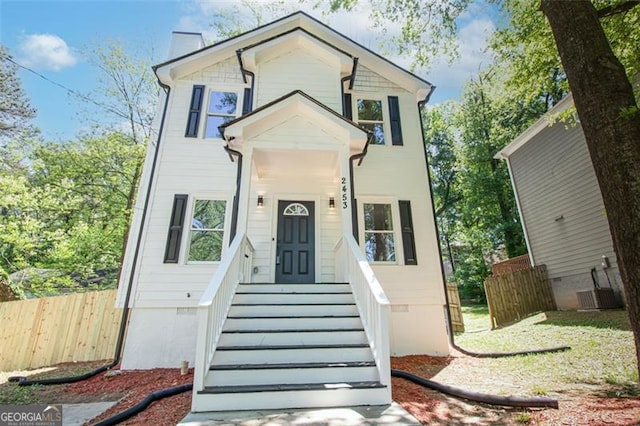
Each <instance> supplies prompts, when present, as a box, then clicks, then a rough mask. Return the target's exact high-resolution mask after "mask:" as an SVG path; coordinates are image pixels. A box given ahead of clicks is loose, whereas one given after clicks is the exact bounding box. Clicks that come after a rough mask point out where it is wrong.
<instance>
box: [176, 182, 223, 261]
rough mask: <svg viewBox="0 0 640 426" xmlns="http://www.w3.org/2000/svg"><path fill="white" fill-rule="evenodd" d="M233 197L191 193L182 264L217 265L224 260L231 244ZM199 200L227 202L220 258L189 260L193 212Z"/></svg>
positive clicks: (184, 233) (186, 217)
mask: <svg viewBox="0 0 640 426" xmlns="http://www.w3.org/2000/svg"><path fill="white" fill-rule="evenodd" d="M232 199H233V197H229V196H228V195H227V194H224V195H223V194H211V193H196V194H189V204H188V206H187V211H188V212H189V215H188V216H185V221H186V220H188V221H189V222H188V223H185V227H184V228H185V229H184V232H183V233H182V234H183V235H182V237H183V238H182V242H181V245H182V246H184V250H181V252H182V253H181V257H182V258H181V259H180V264H182V265H217V264H219V263H220V262H221V261H222V258H223V257H224V255H225V253H226V250H227V248H228V246H229V232H230V231H231V228H230V224H231V213H232V212H231V210H232V208H230V207H232V204H233V201H232ZM197 200H205V201H210V200H211V201H224V202H225V210H224V225H223V230H222V232H223V234H222V250H221V252H220V260H189V250H190V249H191V231H192V230H193V229H192V227H191V220H192V219H193V213H194V210H195V207H196V201H197Z"/></svg>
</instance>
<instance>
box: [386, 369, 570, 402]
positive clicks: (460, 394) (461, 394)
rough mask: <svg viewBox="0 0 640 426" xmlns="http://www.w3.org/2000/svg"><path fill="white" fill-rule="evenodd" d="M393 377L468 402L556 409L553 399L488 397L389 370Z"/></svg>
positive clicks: (405, 372) (403, 372) (400, 371)
mask: <svg viewBox="0 0 640 426" xmlns="http://www.w3.org/2000/svg"><path fill="white" fill-rule="evenodd" d="M391 375H392V376H393V377H400V378H402V379H406V380H409V381H410V382H413V383H416V384H418V385H420V386H424V387H427V388H430V389H434V390H437V391H439V392H442V393H444V394H447V395H451V396H455V397H456V398H463V399H468V400H469V401H475V402H482V403H484V404H489V405H501V406H504V407H523V408H558V400H557V399H555V398H544V397H535V398H523V397H517V396H499V395H489V394H486V393H479V392H473V391H468V390H464V389H460V388H456V387H454V386H449V385H443V384H442V383H438V382H434V381H433V380H429V379H425V378H424V377H420V376H416V375H415V374H411V373H409V372H407V371H403V370H393V369H392V370H391Z"/></svg>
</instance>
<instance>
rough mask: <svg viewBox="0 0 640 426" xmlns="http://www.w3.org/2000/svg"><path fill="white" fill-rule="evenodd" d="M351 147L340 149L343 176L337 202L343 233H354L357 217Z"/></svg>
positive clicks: (340, 180)
mask: <svg viewBox="0 0 640 426" xmlns="http://www.w3.org/2000/svg"><path fill="white" fill-rule="evenodd" d="M349 162H350V160H349V149H348V148H346V149H341V150H340V165H341V167H340V168H341V176H340V178H339V183H340V189H339V195H338V199H337V200H336V201H337V204H338V206H339V208H340V210H341V217H342V231H343V233H348V234H350V235H352V234H353V221H354V220H355V218H352V211H353V208H354V207H353V206H352V201H353V194H352V192H351V190H352V184H351V181H352V179H353V176H352V174H351V167H350V164H349Z"/></svg>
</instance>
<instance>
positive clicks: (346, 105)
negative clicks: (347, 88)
mask: <svg viewBox="0 0 640 426" xmlns="http://www.w3.org/2000/svg"><path fill="white" fill-rule="evenodd" d="M342 115H344V116H345V117H346V118H348V119H349V120H353V111H352V107H351V93H345V94H344V96H343V99H342Z"/></svg>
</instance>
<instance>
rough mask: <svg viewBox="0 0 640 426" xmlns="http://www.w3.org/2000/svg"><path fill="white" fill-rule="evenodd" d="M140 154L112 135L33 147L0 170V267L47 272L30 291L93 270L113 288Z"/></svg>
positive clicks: (55, 286)
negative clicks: (24, 159) (24, 165)
mask: <svg viewBox="0 0 640 426" xmlns="http://www.w3.org/2000/svg"><path fill="white" fill-rule="evenodd" d="M143 153H144V147H143V146H141V145H136V144H132V143H131V139H130V138H129V137H128V136H126V135H123V134H120V133H112V134H111V135H108V136H104V137H98V138H87V137H85V138H80V139H79V140H77V141H72V142H67V143H45V142H41V143H40V144H39V145H37V146H36V147H35V149H34V150H33V152H32V153H31V155H30V157H29V163H30V167H29V168H28V169H25V170H24V171H22V172H21V173H15V172H14V173H3V174H1V175H0V212H2V214H1V215H0V227H1V228H2V229H3V232H2V233H0V268H1V269H4V270H6V271H7V272H10V273H12V272H16V271H20V270H23V269H29V268H39V269H44V270H47V271H51V272H50V273H49V272H48V276H46V277H43V278H44V279H43V280H41V282H38V283H37V284H38V286H37V287H36V288H34V286H33V284H32V285H31V289H30V291H31V293H33V294H35V295H46V294H51V293H55V292H56V291H57V290H59V289H60V285H63V286H64V287H65V288H73V289H80V287H78V283H79V282H85V283H86V280H87V278H90V277H94V276H96V275H100V276H101V277H102V279H101V283H100V287H101V288H105V287H106V288H109V287H113V285H114V284H115V272H116V271H117V269H118V266H119V261H120V253H121V248H122V238H123V235H124V233H125V231H126V229H127V226H128V221H127V219H126V215H125V208H126V205H127V201H128V197H129V188H130V186H131V182H132V180H133V178H134V170H135V168H136V166H137V164H138V163H139V162H140V161H141V158H142V155H143ZM70 278H73V279H70Z"/></svg>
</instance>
